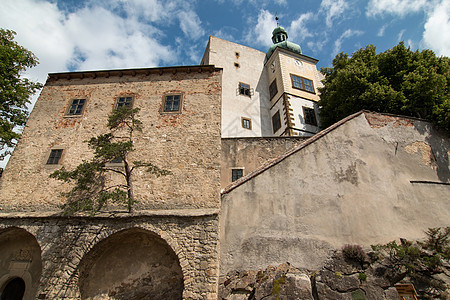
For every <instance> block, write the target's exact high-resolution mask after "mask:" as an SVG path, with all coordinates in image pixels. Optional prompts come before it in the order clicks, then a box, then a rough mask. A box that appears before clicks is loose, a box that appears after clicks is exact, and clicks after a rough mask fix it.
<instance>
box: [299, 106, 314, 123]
mask: <svg viewBox="0 0 450 300" xmlns="http://www.w3.org/2000/svg"><path fill="white" fill-rule="evenodd" d="M302 109H303V120H304V121H305V124H307V125H311V126H318V125H317V124H318V123H317V118H316V110H315V109H314V108H311V107H306V106H302ZM311 118H312V120H311Z"/></svg>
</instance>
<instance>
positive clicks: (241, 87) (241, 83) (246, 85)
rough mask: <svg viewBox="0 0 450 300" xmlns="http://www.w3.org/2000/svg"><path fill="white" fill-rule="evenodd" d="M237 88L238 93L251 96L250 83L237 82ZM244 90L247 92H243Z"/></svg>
mask: <svg viewBox="0 0 450 300" xmlns="http://www.w3.org/2000/svg"><path fill="white" fill-rule="evenodd" d="M246 87H248V88H246ZM238 90H239V95H243V96H247V97H250V98H251V97H252V91H251V87H250V84H248V83H244V82H239V86H238ZM242 91H244V92H242ZM245 91H247V92H248V94H247V93H245Z"/></svg>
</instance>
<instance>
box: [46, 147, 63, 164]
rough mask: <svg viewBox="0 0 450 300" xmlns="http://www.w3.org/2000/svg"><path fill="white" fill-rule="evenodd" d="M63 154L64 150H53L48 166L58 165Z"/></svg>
mask: <svg viewBox="0 0 450 300" xmlns="http://www.w3.org/2000/svg"><path fill="white" fill-rule="evenodd" d="M62 152H63V150H62V149H55V150H52V151H51V152H50V156H49V157H48V160H47V164H48V165H57V164H58V162H59V160H60V158H61V155H62Z"/></svg>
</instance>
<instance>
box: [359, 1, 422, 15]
mask: <svg viewBox="0 0 450 300" xmlns="http://www.w3.org/2000/svg"><path fill="white" fill-rule="evenodd" d="M427 2H429V1H427V0H370V1H369V4H368V5H367V8H366V15H367V16H369V17H373V16H376V15H382V14H384V13H388V14H394V15H398V16H401V17H403V16H405V15H407V14H409V13H413V12H418V11H422V10H424V9H425V8H426V7H427V6H428V5H429V4H430V3H427Z"/></svg>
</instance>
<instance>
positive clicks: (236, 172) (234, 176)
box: [231, 169, 244, 181]
mask: <svg viewBox="0 0 450 300" xmlns="http://www.w3.org/2000/svg"><path fill="white" fill-rule="evenodd" d="M243 175H244V170H243V169H232V170H231V181H236V180H238V179H239V178H241V177H242V176H243Z"/></svg>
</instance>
